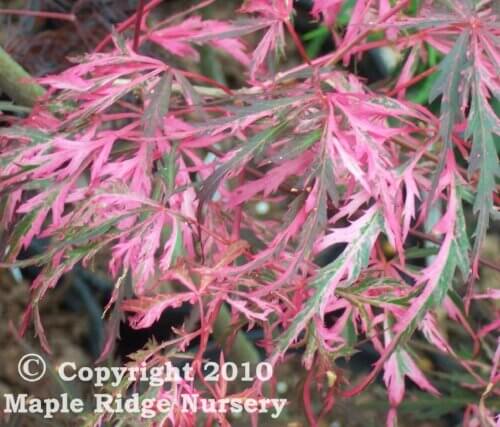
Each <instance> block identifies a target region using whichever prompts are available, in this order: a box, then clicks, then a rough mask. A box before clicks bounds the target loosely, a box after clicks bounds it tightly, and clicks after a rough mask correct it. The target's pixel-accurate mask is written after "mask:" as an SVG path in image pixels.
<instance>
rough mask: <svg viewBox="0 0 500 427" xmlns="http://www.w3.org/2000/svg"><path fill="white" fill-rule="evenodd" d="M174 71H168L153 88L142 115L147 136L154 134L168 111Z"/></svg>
mask: <svg viewBox="0 0 500 427" xmlns="http://www.w3.org/2000/svg"><path fill="white" fill-rule="evenodd" d="M172 78H173V76H172V73H171V72H169V71H168V72H166V73H165V74H164V75H163V76H162V77H161V78H160V80H159V82H158V83H157V84H156V85H155V86H154V87H153V88H152V89H151V92H150V96H149V101H148V104H147V106H146V108H145V110H144V115H143V117H142V120H143V123H144V132H145V135H146V136H154V134H155V132H156V129H158V128H159V127H160V126H161V123H162V121H163V119H164V117H165V115H166V114H167V112H168V107H169V105H170V94H171V91H172Z"/></svg>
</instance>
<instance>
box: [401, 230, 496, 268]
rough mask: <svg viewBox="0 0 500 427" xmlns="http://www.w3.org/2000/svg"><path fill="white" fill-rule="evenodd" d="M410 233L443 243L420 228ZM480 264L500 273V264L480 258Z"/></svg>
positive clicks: (438, 243)
mask: <svg viewBox="0 0 500 427" xmlns="http://www.w3.org/2000/svg"><path fill="white" fill-rule="evenodd" d="M410 234H411V235H412V236H415V237H418V238H419V239H424V240H428V241H429V242H432V243H436V244H437V245H440V244H441V240H440V239H439V237H436V236H434V235H432V234H428V233H424V232H422V231H418V230H410ZM479 264H481V265H482V266H483V267H486V268H490V269H491V270H495V271H498V272H499V273H500V265H497V264H495V263H494V262H493V261H490V260H487V259H484V258H479Z"/></svg>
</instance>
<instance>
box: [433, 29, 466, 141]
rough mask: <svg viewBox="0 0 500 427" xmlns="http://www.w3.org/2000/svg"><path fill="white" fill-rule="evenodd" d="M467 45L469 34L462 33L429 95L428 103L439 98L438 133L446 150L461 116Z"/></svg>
mask: <svg viewBox="0 0 500 427" xmlns="http://www.w3.org/2000/svg"><path fill="white" fill-rule="evenodd" d="M469 43H470V34H469V32H468V31H464V32H463V33H462V34H460V36H459V37H458V39H457V41H456V42H455V44H454V45H453V48H452V49H451V51H450V53H449V54H448V55H446V57H445V58H444V59H443V61H442V62H441V64H440V66H439V76H438V78H437V79H436V82H435V83H434V86H433V87H432V89H431V91H430V94H429V101H430V102H433V101H434V100H435V99H437V97H438V96H441V107H440V109H441V126H440V133H441V136H442V137H443V140H444V142H445V145H446V148H449V147H451V144H452V139H451V138H452V134H453V127H454V126H455V124H456V123H457V122H459V121H460V118H461V116H463V113H462V112H461V110H460V107H461V106H462V103H463V94H464V93H465V85H464V72H465V70H466V68H467V67H469V66H470V61H469V60H468V57H467V49H468V48H469Z"/></svg>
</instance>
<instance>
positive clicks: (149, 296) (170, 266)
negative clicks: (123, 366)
mask: <svg viewBox="0 0 500 427" xmlns="http://www.w3.org/2000/svg"><path fill="white" fill-rule="evenodd" d="M159 3H161V2H160V1H157V0H153V1H151V2H149V3H147V4H146V5H145V6H144V5H143V2H140V8H139V10H138V11H137V13H136V15H134V16H132V17H131V18H130V19H129V20H127V21H126V22H125V23H124V24H122V25H120V26H118V27H117V28H116V30H115V32H114V33H113V34H112V36H110V38H108V39H106V40H104V41H103V42H102V43H101V44H100V45H99V46H98V48H97V49H96V51H95V52H92V53H89V54H87V55H85V56H83V57H80V58H73V61H74V62H75V65H74V66H72V67H70V68H69V69H67V70H66V71H64V72H62V73H60V74H57V75H50V76H46V77H43V78H41V79H40V80H39V83H40V84H41V85H42V86H44V87H45V88H46V90H47V92H46V94H45V96H43V97H41V98H40V99H39V101H38V103H37V104H36V105H35V107H34V108H33V109H32V111H31V113H30V114H29V116H28V117H26V118H23V119H17V120H15V121H14V122H13V123H12V124H11V125H10V126H9V127H5V128H2V129H1V131H0V162H1V163H0V164H1V170H0V194H1V197H2V199H1V200H2V205H1V206H2V208H1V209H2V210H1V215H2V223H3V225H4V226H5V229H6V230H8V232H7V231H6V234H8V236H7V235H6V236H5V237H4V241H5V244H4V245H3V246H2V252H3V253H2V254H1V256H2V257H3V261H2V265H3V266H20V267H22V266H27V265H32V264H36V265H40V266H43V269H42V272H41V273H40V275H39V276H38V278H37V279H36V280H35V281H34V282H33V284H32V286H31V302H30V304H29V306H28V307H27V309H26V312H25V316H24V318H23V321H22V326H21V329H22V331H23V332H24V331H26V329H27V328H28V327H29V326H30V325H31V324H32V322H33V323H34V325H35V329H36V334H37V335H38V337H39V339H40V342H41V345H42V347H43V348H44V349H45V351H46V352H50V344H49V343H50V336H49V337H46V334H45V333H44V328H43V319H42V318H40V314H39V302H40V300H41V299H42V298H43V297H44V296H45V294H46V293H47V291H49V290H50V289H51V288H53V287H55V286H56V284H57V283H58V281H59V279H60V278H61V276H62V275H63V274H65V273H67V272H68V271H70V270H71V269H72V268H73V267H74V266H75V265H77V264H79V263H82V264H83V265H85V266H89V268H90V267H91V266H92V262H93V260H94V259H96V258H97V259H102V258H103V257H106V258H105V259H106V260H107V265H108V268H109V273H110V275H111V276H112V277H113V278H114V280H115V283H116V284H115V287H114V292H113V296H112V298H111V300H110V301H109V304H108V306H107V308H106V313H107V316H108V317H109V328H108V337H107V342H106V345H105V348H104V350H103V354H102V355H101V357H100V360H104V358H106V357H107V356H108V355H109V354H110V353H111V352H112V350H113V345H114V342H115V340H116V337H117V333H118V326H119V321H120V318H121V316H123V315H125V316H126V318H127V321H128V322H129V323H130V325H132V326H133V327H134V328H148V327H150V326H151V325H153V324H154V323H155V322H156V321H157V320H158V319H159V318H160V316H161V315H162V313H164V312H165V311H166V310H169V309H171V308H174V307H179V306H181V305H182V304H188V305H190V306H191V307H192V310H191V311H192V313H193V314H192V316H190V318H189V319H187V320H186V322H185V323H184V325H183V326H182V327H180V328H179V329H176V330H175V331H174V332H175V334H176V337H175V338H173V339H172V340H170V341H166V342H160V343H152V344H151V345H149V346H148V347H147V348H146V349H144V350H143V351H141V352H138V353H136V354H135V355H134V356H133V362H132V363H135V364H140V363H142V362H145V363H146V364H147V365H148V366H153V365H155V364H159V363H164V362H165V361H166V360H173V359H174V358H175V357H176V356H177V355H178V354H179V353H183V352H185V351H186V350H187V349H188V348H189V346H190V345H191V344H192V343H193V342H195V341H196V342H197V343H198V344H197V352H196V356H195V362H198V363H199V362H201V360H202V357H203V354H204V351H205V349H206V347H207V345H208V344H209V343H210V342H212V340H213V330H214V325H215V324H216V322H217V319H218V318H219V317H220V311H221V310H222V309H223V307H226V308H227V309H229V311H230V314H231V316H230V324H231V327H232V336H231V337H230V339H229V343H226V346H225V348H224V349H225V350H228V347H230V345H231V339H234V338H235V337H236V335H237V334H238V333H243V332H244V331H247V330H252V329H259V330H261V331H262V333H263V336H264V338H263V339H262V340H260V341H258V342H257V343H256V346H257V347H258V348H260V349H261V350H262V352H263V354H265V356H264V359H265V360H267V361H269V362H270V363H272V364H273V366H278V365H279V364H280V363H282V361H283V360H284V359H286V358H287V357H288V356H289V355H290V354H291V352H290V350H291V348H292V347H293V348H294V349H295V350H294V352H293V354H295V355H297V354H301V357H302V361H303V365H304V367H305V370H304V375H305V376H307V378H308V380H307V381H306V384H308V386H309V388H314V389H315V390H317V391H318V392H319V393H320V395H323V396H324V397H325V400H324V408H323V411H322V412H321V413H318V412H317V411H315V410H314V408H313V406H314V405H313V404H312V403H311V399H313V398H312V397H311V390H310V389H309V388H308V387H305V388H304V404H305V411H306V413H307V417H308V419H309V422H310V423H311V425H316V424H317V422H318V419H319V417H320V416H321V415H322V414H324V412H326V411H328V410H330V409H331V408H332V406H333V405H334V403H335V399H336V396H338V395H341V396H343V397H352V396H354V395H357V394H359V393H362V392H363V391H364V390H365V389H366V387H367V386H369V385H370V384H371V383H372V382H373V381H374V380H376V379H377V378H378V377H379V376H380V378H383V382H384V383H385V387H386V388H387V393H388V401H389V411H388V415H387V423H388V425H391V426H393V425H396V422H397V410H398V406H400V404H401V403H402V402H403V399H404V396H405V383H406V385H407V384H408V383H407V382H406V381H405V378H408V379H409V380H411V381H412V382H413V383H415V384H416V385H417V386H418V387H419V388H420V389H422V390H424V391H425V392H427V393H430V394H432V395H435V396H439V395H440V393H441V392H440V390H439V387H437V386H436V385H435V384H433V381H432V380H431V379H429V378H427V376H426V375H425V373H424V372H423V370H422V368H421V366H419V364H418V363H417V362H418V351H417V350H415V349H414V348H412V346H411V343H412V340H413V339H414V336H415V333H416V331H419V332H418V333H420V334H422V335H423V337H424V338H425V340H427V341H428V343H429V344H430V346H432V347H433V348H434V349H435V350H436V351H438V352H440V353H441V354H443V355H445V356H446V357H449V358H450V359H452V360H453V361H454V363H456V364H457V366H458V369H459V370H460V372H461V375H462V376H461V380H460V384H461V386H463V387H466V388H469V389H471V390H475V391H476V393H477V396H478V397H477V401H476V402H471V403H470V404H468V405H466V411H465V413H466V415H465V418H464V420H465V421H464V422H467V423H468V424H467V425H470V426H473V425H479V424H477V423H479V422H480V423H483V424H481V425H487V426H490V425H491V426H494V425H496V424H495V423H498V422H499V420H498V417H497V418H495V414H494V411H493V408H490V409H488V408H489V406H488V398H490V397H491V398H494V399H498V395H499V394H500V390H499V389H498V388H495V386H496V385H497V384H498V382H499V380H500V376H499V374H500V372H499V359H500V347H499V344H498V341H496V338H495V333H497V332H498V329H499V327H500V317H499V312H498V299H499V297H500V294H499V292H498V290H497V289H483V288H479V287H478V279H479V278H480V276H481V274H480V273H481V271H482V268H493V269H496V270H497V271H498V269H499V267H498V266H496V265H494V263H493V262H491V261H488V260H484V259H483V258H481V245H482V244H483V242H484V240H485V237H486V233H487V230H488V226H489V224H490V222H491V220H490V219H491V218H498V202H499V196H498V186H497V178H498V176H499V167H498V155H497V151H498V139H497V138H498V135H499V134H500V121H499V118H498V106H499V104H498V102H499V101H500V79H499V74H498V70H499V69H500V50H499V46H500V44H499V41H500V26H499V22H500V19H499V13H498V12H499V10H498V3H496V2H495V1H494V0H492V1H488V0H484V1H475V0H449V1H446V0H443V1H427V0H424V1H421V2H409V1H406V0H403V1H399V0H398V1H390V0H355V1H348V0H346V1H344V0H315V1H314V3H313V5H312V8H311V10H310V14H311V15H310V19H311V20H316V21H318V22H319V23H321V25H324V26H326V27H327V28H328V29H329V30H330V31H331V37H332V40H333V42H334V44H335V48H334V50H333V51H332V52H329V53H326V54H324V55H322V56H317V57H314V58H313V57H309V54H308V52H307V49H306V46H305V44H304V41H303V40H302V39H301V37H300V35H299V34H297V32H296V30H295V27H294V19H295V11H294V4H293V2H292V0H247V1H245V2H244V3H243V5H242V6H241V8H240V9H239V11H238V12H239V15H240V16H236V17H235V18H234V19H232V20H215V19H204V18H203V8H202V6H205V4H209V3H211V2H210V1H209V2H203V4H201V5H200V6H199V7H196V6H195V7H193V8H191V9H189V10H188V11H186V12H184V13H180V14H178V15H175V16H172V17H168V18H165V19H163V20H158V19H156V20H153V19H151V16H150V14H151V12H152V11H153V10H154V9H155V7H157V6H158V4H159ZM410 3H412V4H410ZM339 16H347V17H348V19H347V20H346V22H345V23H342V22H340V21H339ZM134 26H135V30H134ZM387 46H389V47H390V48H391V49H392V50H393V51H395V52H397V53H398V54H399V56H400V58H401V59H400V65H399V68H398V71H397V72H396V73H394V75H392V76H389V77H388V78H386V79H385V80H383V81H382V82H378V83H377V84H368V82H367V81H366V79H364V78H363V77H361V76H360V75H358V74H357V72H356V67H355V66H353V64H355V63H356V62H357V61H359V60H360V59H362V58H363V57H364V56H365V55H366V54H367V52H371V51H373V50H374V49H379V48H381V47H387ZM201 47H208V48H209V49H213V50H215V51H216V52H218V54H219V55H222V56H224V57H225V61H228V62H233V63H234V66H235V67H237V69H239V70H242V73H244V82H245V83H244V84H243V85H242V86H241V87H231V88H230V87H227V85H225V84H223V83H221V82H218V81H215V80H214V79H212V78H211V77H208V76H206V75H204V74H202V73H200V72H198V70H197V69H196V67H195V66H193V64H196V62H197V61H199V60H200V48H201ZM431 51H432V53H433V54H434V55H437V57H438V58H440V61H439V63H437V65H435V66H432V67H431V66H429V65H428V63H429V62H428V57H429V55H430V54H431V53H430V52H431ZM285 52H286V53H287V54H288V55H290V54H293V55H295V56H296V57H297V58H299V59H300V61H301V63H300V64H299V65H295V66H292V65H290V64H289V62H287V61H286V59H285ZM243 70H244V71H243ZM424 83H428V84H430V85H431V88H430V90H429V92H428V99H426V100H425V101H424V102H423V103H417V102H413V101H412V100H411V99H412V98H411V96H410V95H411V89H412V88H413V87H415V85H421V86H423V85H424ZM256 203H266V206H267V207H268V208H270V209H271V212H270V213H269V214H263V215H262V214H259V213H257V212H256V210H255V204H256ZM467 213H469V214H467ZM431 214H432V216H433V217H434V218H435V217H436V216H437V220H435V221H434V222H432V221H431V220H430V217H431ZM34 238H49V239H50V244H49V247H48V249H47V251H45V252H44V253H43V254H40V255H38V256H36V257H34V258H31V259H28V260H19V259H18V256H19V253H20V251H21V250H22V248H27V247H29V245H30V244H31V242H32V241H33V239H34ZM424 242H430V244H427V243H424ZM387 248H389V251H388V250H387ZM332 251H333V253H334V256H332V255H331V254H332ZM325 254H326V258H328V261H327V262H320V259H321V258H323V259H324V258H325ZM320 255H323V256H320ZM127 283H128V284H131V287H132V290H133V293H132V295H129V294H128V293H127V291H126V288H127ZM495 301H496V302H495ZM475 304H481V307H482V309H484V310H487V311H488V312H487V313H486V314H485V315H484V318H485V319H486V321H485V322H486V323H483V324H478V323H477V322H475V321H473V320H472V319H471V317H470V316H469V313H470V311H471V310H474V305H475ZM437 309H438V310H437ZM437 311H439V312H440V313H441V316H442V315H444V316H447V317H448V318H449V319H451V321H453V322H458V323H459V324H460V325H461V327H462V328H463V329H464V330H465V331H467V333H468V334H469V335H470V343H472V344H471V345H473V347H474V348H473V352H472V351H471V353H474V354H470V355H469V356H467V355H464V353H463V352H461V351H459V349H457V348H456V347H455V346H454V345H453V344H452V343H451V342H449V341H448V339H447V336H446V334H445V333H444V331H443V330H442V329H441V328H440V322H438V318H437V314H436V313H437ZM443 313H444V314H443ZM238 331H240V332H238ZM367 343H368V345H369V346H370V348H371V349H372V351H375V352H376V353H377V354H378V360H377V362H376V363H375V364H374V365H373V366H372V367H371V371H370V372H369V373H364V374H362V375H359V376H354V375H352V377H351V378H347V379H345V380H344V381H343V382H338V381H331V375H332V373H335V372H337V371H338V368H337V362H338V361H339V360H345V359H349V358H350V357H351V356H352V355H354V354H355V353H357V352H359V351H363V349H366V344H367ZM470 343H469V344H470ZM297 349H300V353H297V351H296V350H297ZM474 358H476V359H477V358H479V359H480V360H481V363H479V362H478V363H476V361H475V360H474ZM197 373H198V377H197V381H185V382H182V383H181V384H178V387H172V388H171V389H168V388H166V389H161V388H160V389H154V390H153V389H151V390H149V391H148V393H150V394H151V393H156V394H155V395H157V396H158V397H160V396H163V397H167V398H168V399H170V400H171V401H172V402H173V403H174V410H172V411H171V412H170V413H169V414H168V415H164V416H163V418H161V417H160V418H157V419H156V421H157V422H158V425H163V424H161V422H165V423H170V424H168V425H175V426H182V425H186V426H189V425H194V423H195V422H196V415H195V414H186V413H182V412H181V411H180V410H176V409H175V408H176V406H175V402H176V401H177V399H178V398H179V394H180V393H181V392H186V393H195V392H201V393H205V394H207V393H208V394H211V395H213V396H215V397H221V396H224V393H225V389H224V387H225V386H221V385H217V386H215V387H214V386H213V385H210V384H207V383H206V382H205V383H203V382H201V383H200V382H199V381H198V380H199V379H200V378H199V377H200V376H202V373H201V370H199V371H198V372H197ZM312 379H315V385H314V387H312V385H311V381H312ZM128 386H129V385H128V384H127V385H125V386H124V387H128ZM263 387H264V386H263V384H260V383H258V382H255V383H254V384H252V385H251V387H250V388H248V389H247V390H245V391H244V392H242V393H243V394H244V395H245V396H258V395H261V393H263ZM496 401H497V402H498V400H496ZM116 416H117V415H116ZM109 417H111V415H109ZM214 417H215V418H214V419H216V420H218V421H219V422H220V423H221V424H223V425H224V423H227V422H228V421H227V420H226V419H225V418H224V415H223V414H217V415H216V416H215V415H214ZM105 418H106V417H101V418H100V419H95V420H93V422H95V423H96V424H98V423H102V422H103V421H104V420H105ZM254 422H255V423H257V420H256V419H254ZM474 423H476V424H474ZM165 425H167V424H165Z"/></svg>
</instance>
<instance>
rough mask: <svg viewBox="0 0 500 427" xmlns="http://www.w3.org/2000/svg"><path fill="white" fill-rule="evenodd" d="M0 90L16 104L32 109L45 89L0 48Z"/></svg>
mask: <svg viewBox="0 0 500 427" xmlns="http://www.w3.org/2000/svg"><path fill="white" fill-rule="evenodd" d="M0 89H1V90H2V91H3V92H5V93H6V94H7V95H9V97H10V99H12V100H13V101H14V102H15V103H16V104H18V105H23V106H26V107H33V105H35V102H36V100H37V99H38V98H39V97H41V96H43V95H44V94H45V89H44V88H43V87H41V86H40V85H39V84H37V83H36V82H35V81H34V80H33V77H31V76H30V75H29V74H28V72H27V71H26V70H25V69H24V68H23V67H21V66H20V65H19V64H18V63H17V62H16V61H14V60H13V59H12V58H11V56H10V55H9V54H8V53H7V52H6V51H5V50H3V49H2V48H1V47H0Z"/></svg>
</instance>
